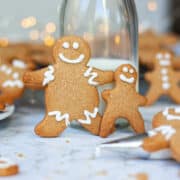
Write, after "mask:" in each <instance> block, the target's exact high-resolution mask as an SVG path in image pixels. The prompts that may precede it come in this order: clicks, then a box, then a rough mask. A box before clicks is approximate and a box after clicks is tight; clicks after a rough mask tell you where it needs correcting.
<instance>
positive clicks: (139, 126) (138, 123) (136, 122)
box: [126, 110, 145, 133]
mask: <svg viewBox="0 0 180 180" xmlns="http://www.w3.org/2000/svg"><path fill="white" fill-rule="evenodd" d="M126 118H127V120H128V122H129V123H130V125H131V127H132V128H133V129H134V131H135V132H136V133H144V132H145V127H144V120H143V118H142V116H141V114H140V113H139V111H138V110H134V111H133V112H129V113H128V115H126Z"/></svg>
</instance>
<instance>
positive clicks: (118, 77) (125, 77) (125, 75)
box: [115, 64, 137, 87]
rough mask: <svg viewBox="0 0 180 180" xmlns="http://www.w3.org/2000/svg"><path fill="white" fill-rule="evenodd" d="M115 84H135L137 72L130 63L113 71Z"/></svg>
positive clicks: (133, 85)
mask: <svg viewBox="0 0 180 180" xmlns="http://www.w3.org/2000/svg"><path fill="white" fill-rule="evenodd" d="M115 81H116V85H120V86H121V85H129V86H132V87H135V86H136V81H137V72H136V69H135V68H134V67H133V66H132V65H130V64H124V65H122V66H120V67H119V68H118V69H117V70H116V72H115Z"/></svg>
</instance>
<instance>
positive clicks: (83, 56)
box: [54, 36, 90, 66]
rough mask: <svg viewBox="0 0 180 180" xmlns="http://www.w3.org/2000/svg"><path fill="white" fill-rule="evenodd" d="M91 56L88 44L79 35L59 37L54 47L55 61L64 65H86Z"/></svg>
mask: <svg viewBox="0 0 180 180" xmlns="http://www.w3.org/2000/svg"><path fill="white" fill-rule="evenodd" d="M89 58H90V49H89V46H88V44H87V43H86V42H85V41H84V40H83V39H82V38H79V37H76V38H74V36H73V37H72V36H68V37H67V36H65V37H63V38H61V39H59V40H58V41H57V43H56V45H55V47H54V60H55V63H63V65H69V64H71V65H72V64H76V65H83V66H84V65H86V64H87V63H88V61H89Z"/></svg>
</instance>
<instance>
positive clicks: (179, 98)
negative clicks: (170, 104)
mask: <svg viewBox="0 0 180 180" xmlns="http://www.w3.org/2000/svg"><path fill="white" fill-rule="evenodd" d="M170 96H171V98H172V99H173V101H174V102H176V103H177V104H180V88H178V87H176V88H175V87H174V88H173V89H172V90H171V91H170Z"/></svg>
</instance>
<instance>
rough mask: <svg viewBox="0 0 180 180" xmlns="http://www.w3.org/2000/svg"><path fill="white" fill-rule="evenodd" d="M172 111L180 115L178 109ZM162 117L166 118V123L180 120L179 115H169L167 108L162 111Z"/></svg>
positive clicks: (179, 109)
mask: <svg viewBox="0 0 180 180" xmlns="http://www.w3.org/2000/svg"><path fill="white" fill-rule="evenodd" d="M174 110H175V113H180V108H175V109H174ZM163 115H164V116H165V117H166V119H167V120H168V121H173V120H180V114H179V115H174V114H169V108H166V109H165V110H164V111H163Z"/></svg>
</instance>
